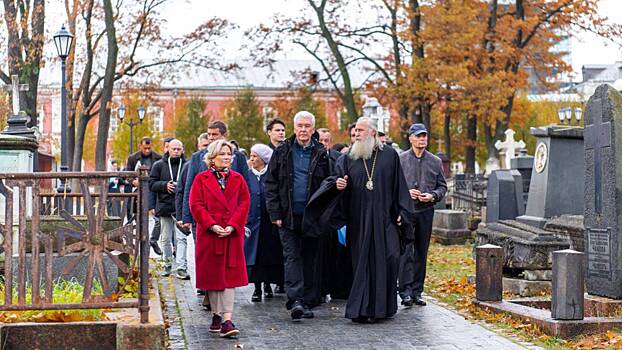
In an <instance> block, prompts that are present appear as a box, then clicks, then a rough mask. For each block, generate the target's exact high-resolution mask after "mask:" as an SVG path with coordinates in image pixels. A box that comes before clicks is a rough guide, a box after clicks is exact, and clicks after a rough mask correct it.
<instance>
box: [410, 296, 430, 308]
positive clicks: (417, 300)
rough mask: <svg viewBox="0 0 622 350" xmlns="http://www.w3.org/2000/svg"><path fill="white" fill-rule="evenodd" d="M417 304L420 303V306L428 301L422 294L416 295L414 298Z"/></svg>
mask: <svg viewBox="0 0 622 350" xmlns="http://www.w3.org/2000/svg"><path fill="white" fill-rule="evenodd" d="M413 301H414V303H415V305H419V306H426V305H427V303H426V302H425V300H423V298H422V297H421V295H415V298H414V299H413Z"/></svg>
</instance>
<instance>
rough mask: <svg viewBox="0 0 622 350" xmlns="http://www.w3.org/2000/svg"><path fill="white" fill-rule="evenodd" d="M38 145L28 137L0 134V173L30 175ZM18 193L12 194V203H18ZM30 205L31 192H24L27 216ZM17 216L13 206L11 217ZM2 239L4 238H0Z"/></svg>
mask: <svg viewBox="0 0 622 350" xmlns="http://www.w3.org/2000/svg"><path fill="white" fill-rule="evenodd" d="M38 147H39V144H38V143H37V141H36V140H34V139H32V138H30V137H22V136H15V135H6V134H0V173H31V172H33V171H34V162H35V154H36V152H37V149H38ZM17 192H18V191H15V192H14V193H13V203H19V194H18V193H17ZM5 203H6V201H5V198H4V196H3V195H0V222H4V221H5ZM31 203H32V196H31V190H30V189H27V191H26V208H27V210H26V211H25V212H26V213H27V214H30V206H31ZM18 215H19V206H18V205H14V206H13V217H14V218H17V217H18ZM2 239H4V237H2Z"/></svg>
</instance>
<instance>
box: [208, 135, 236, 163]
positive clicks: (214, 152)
mask: <svg viewBox="0 0 622 350" xmlns="http://www.w3.org/2000/svg"><path fill="white" fill-rule="evenodd" d="M223 147H229V150H230V151H231V154H233V150H234V148H233V145H232V144H231V143H230V142H227V141H225V140H217V141H214V142H212V143H210V144H209V146H207V153H205V156H204V157H203V161H204V162H205V163H207V165H209V166H211V165H212V162H213V160H214V158H216V156H218V154H219V153H220V151H221V150H222V148H223Z"/></svg>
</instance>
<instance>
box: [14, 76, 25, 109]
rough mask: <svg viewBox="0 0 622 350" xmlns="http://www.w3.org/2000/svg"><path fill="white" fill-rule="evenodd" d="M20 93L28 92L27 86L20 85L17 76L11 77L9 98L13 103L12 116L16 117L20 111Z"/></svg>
mask: <svg viewBox="0 0 622 350" xmlns="http://www.w3.org/2000/svg"><path fill="white" fill-rule="evenodd" d="M21 91H28V84H20V83H19V76H17V75H12V76H11V98H12V102H13V115H18V114H19V111H20V107H21V106H20V104H19V103H20V94H21Z"/></svg>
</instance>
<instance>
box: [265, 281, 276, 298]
mask: <svg viewBox="0 0 622 350" xmlns="http://www.w3.org/2000/svg"><path fill="white" fill-rule="evenodd" d="M263 290H264V296H265V297H266V299H272V298H274V294H273V293H272V288H271V287H270V285H269V284H267V283H266V285H265V286H264V287H263Z"/></svg>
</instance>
